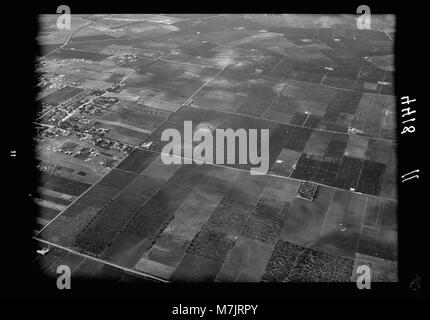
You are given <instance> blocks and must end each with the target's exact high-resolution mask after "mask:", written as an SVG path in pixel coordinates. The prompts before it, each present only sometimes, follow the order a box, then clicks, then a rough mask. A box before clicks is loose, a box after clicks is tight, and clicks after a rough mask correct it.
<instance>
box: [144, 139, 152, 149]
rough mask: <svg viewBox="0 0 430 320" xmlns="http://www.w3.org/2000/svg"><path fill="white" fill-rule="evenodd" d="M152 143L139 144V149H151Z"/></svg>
mask: <svg viewBox="0 0 430 320" xmlns="http://www.w3.org/2000/svg"><path fill="white" fill-rule="evenodd" d="M152 143H153V142H152V141H149V142H144V143H142V144H141V147H142V148H145V149H149V148H151V146H152Z"/></svg>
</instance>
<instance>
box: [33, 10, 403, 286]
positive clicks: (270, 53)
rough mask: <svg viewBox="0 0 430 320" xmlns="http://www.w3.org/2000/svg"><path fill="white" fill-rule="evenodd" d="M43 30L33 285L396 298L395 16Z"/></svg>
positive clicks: (191, 19) (171, 21)
mask: <svg viewBox="0 0 430 320" xmlns="http://www.w3.org/2000/svg"><path fill="white" fill-rule="evenodd" d="M58 18H59V15H58V14H44V15H39V16H38V20H39V31H38V35H37V43H38V46H39V52H38V55H37V57H35V72H36V74H37V81H38V88H37V90H38V96H37V103H38V106H39V109H38V110H37V117H36V119H34V122H33V125H34V127H35V129H36V130H37V135H36V136H35V137H34V143H35V149H36V159H37V168H38V172H40V181H39V184H38V186H37V193H35V194H32V201H34V203H35V204H36V206H37V208H38V210H37V212H35V214H34V215H35V216H34V217H33V218H34V228H33V230H32V231H33V234H32V236H33V240H32V241H34V243H35V245H36V246H37V251H36V252H34V257H33V261H32V263H33V264H34V265H35V266H38V268H39V270H40V273H41V274H43V275H46V276H47V277H52V278H57V277H58V266H64V265H65V266H67V267H69V268H70V272H71V278H72V279H74V278H82V279H89V281H92V280H100V279H102V280H106V279H107V280H109V281H112V282H115V283H117V282H118V283H133V282H161V283H175V282H193V283H195V282H198V283H199V282H200V283H217V282H221V283H232V282H236V283H243V282H263V283H268V282H270V283H271V282H349V283H351V282H353V283H355V282H357V278H358V277H359V276H360V273H358V272H357V269H358V268H360V267H362V266H367V267H368V268H369V269H370V271H371V275H372V280H371V281H372V282H398V245H397V240H398V234H397V211H398V210H397V156H396V150H397V129H396V119H397V115H396V96H395V92H394V72H395V68H394V58H395V56H394V38H395V32H396V30H395V24H396V21H395V15H388V14H387V15H382V14H380V15H372V23H371V28H359V26H358V25H357V15H353V14H349V15H341V14H337V15H326V14H263V13H260V14H167V13H166V14H71V19H70V21H69V22H70V23H69V26H65V27H64V25H63V28H59V24H58ZM72 281H73V280H72Z"/></svg>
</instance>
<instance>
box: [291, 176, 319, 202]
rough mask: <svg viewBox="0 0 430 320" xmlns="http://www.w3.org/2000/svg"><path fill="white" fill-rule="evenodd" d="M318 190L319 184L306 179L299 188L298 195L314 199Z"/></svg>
mask: <svg viewBox="0 0 430 320" xmlns="http://www.w3.org/2000/svg"><path fill="white" fill-rule="evenodd" d="M317 190H318V185H317V184H316V183H313V182H309V181H305V182H302V183H301V184H300V186H299V189H298V190H297V193H296V197H297V198H301V199H305V200H309V201H312V200H314V198H315V195H316V193H317Z"/></svg>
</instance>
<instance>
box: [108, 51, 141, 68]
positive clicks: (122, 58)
mask: <svg viewBox="0 0 430 320" xmlns="http://www.w3.org/2000/svg"><path fill="white" fill-rule="evenodd" d="M108 59H109V60H111V61H112V62H113V63H115V64H116V65H118V66H122V65H124V64H126V63H130V62H134V61H136V60H137V56H136V55H135V54H119V55H113V56H111V57H109V58H108Z"/></svg>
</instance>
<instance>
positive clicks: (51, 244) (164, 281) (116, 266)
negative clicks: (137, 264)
mask: <svg viewBox="0 0 430 320" xmlns="http://www.w3.org/2000/svg"><path fill="white" fill-rule="evenodd" d="M33 239H35V240H36V241H40V242H43V243H45V244H48V245H50V246H53V247H56V248H60V249H62V250H65V251H67V252H70V253H73V254H76V255H78V256H81V257H83V258H85V259H90V260H93V261H96V262H99V263H102V264H106V265H109V266H111V267H114V268H117V269H121V270H123V271H127V272H130V273H133V274H136V275H139V276H141V277H147V278H150V279H152V280H157V281H160V282H163V283H169V282H170V281H168V280H165V279H162V278H159V277H157V276H153V275H150V274H148V273H144V272H140V271H137V270H134V269H130V268H127V267H122V266H120V265H118V264H116V263H112V262H109V261H106V260H103V259H99V258H96V257H93V256H90V255H87V254H85V253H82V252H79V251H75V250H73V249H70V248H67V247H63V246H61V245H58V244H56V243H53V242H50V241H47V240H44V239H40V238H38V237H36V236H34V237H33Z"/></svg>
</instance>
